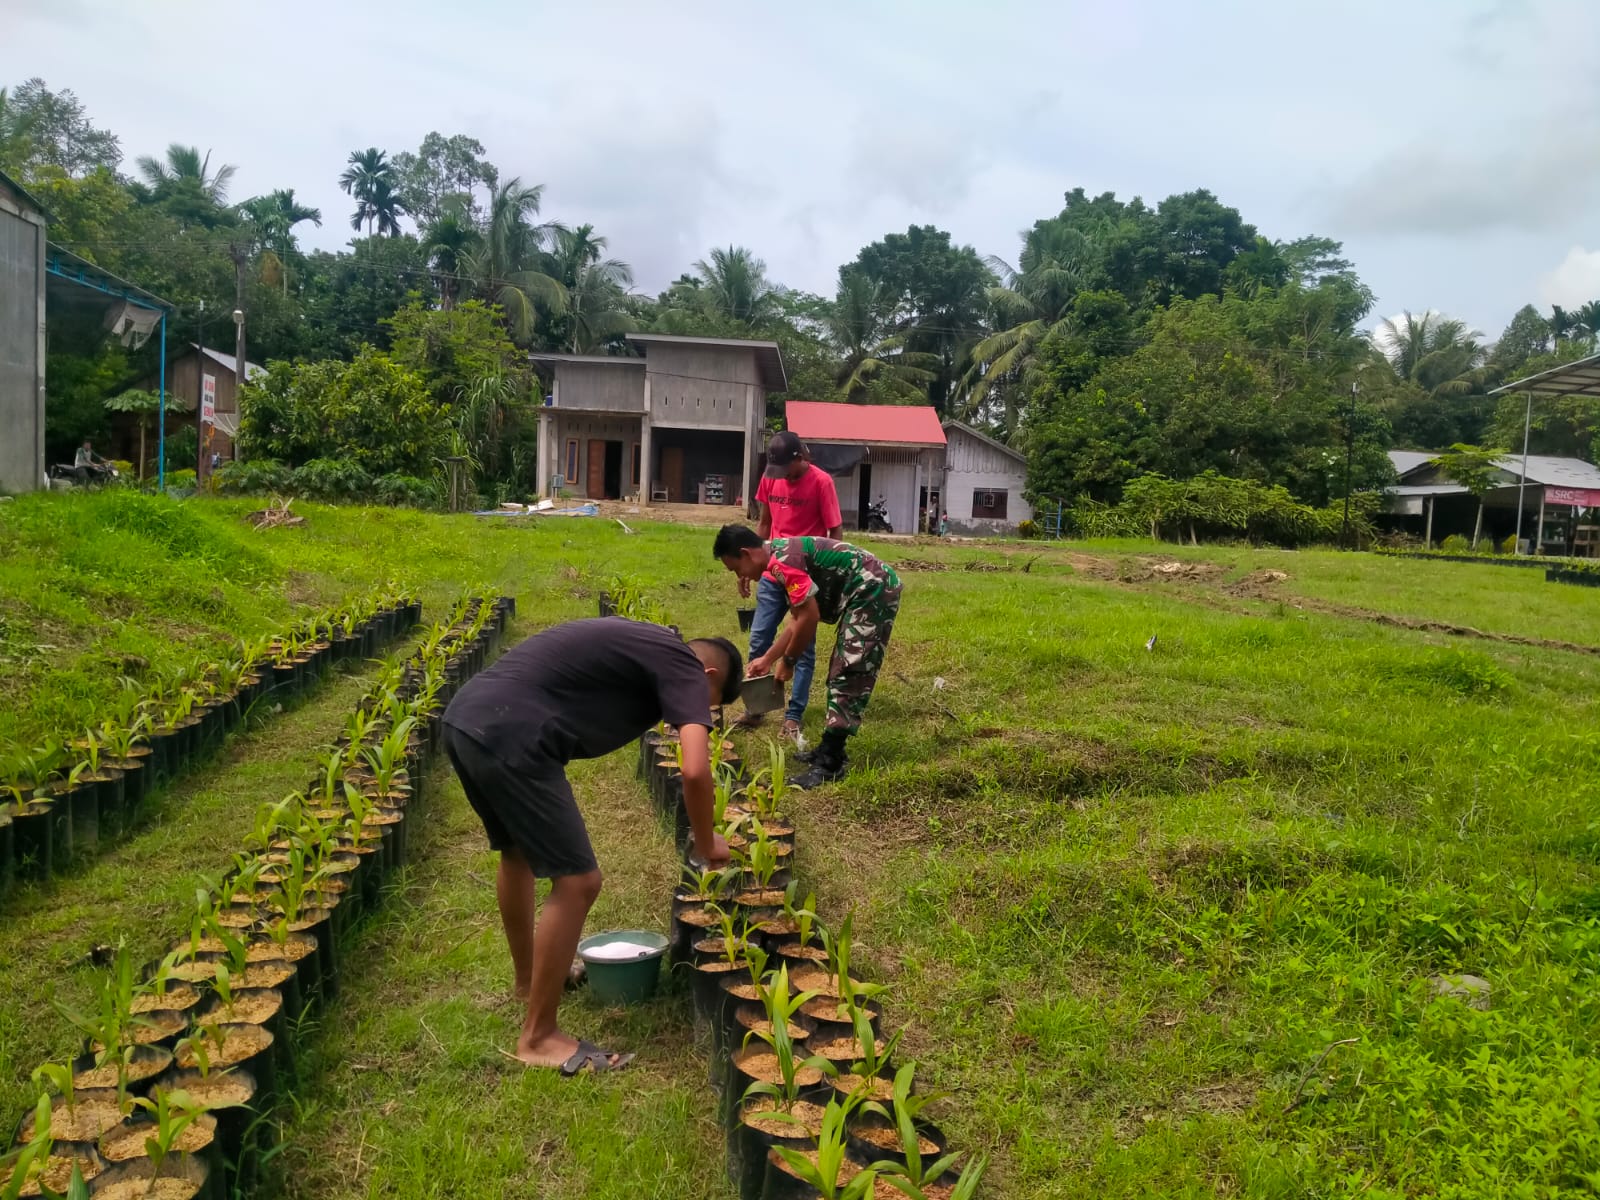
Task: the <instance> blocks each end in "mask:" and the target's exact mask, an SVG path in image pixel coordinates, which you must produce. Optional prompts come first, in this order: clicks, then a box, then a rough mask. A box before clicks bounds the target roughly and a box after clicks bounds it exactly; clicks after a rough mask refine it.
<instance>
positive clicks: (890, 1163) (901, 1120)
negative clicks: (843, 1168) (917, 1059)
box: [862, 1063, 987, 1200]
mask: <svg viewBox="0 0 1600 1200" xmlns="http://www.w3.org/2000/svg"><path fill="white" fill-rule="evenodd" d="M915 1073H916V1067H915V1066H914V1065H912V1064H911V1063H907V1064H906V1065H905V1066H903V1067H901V1068H900V1069H899V1070H898V1071H897V1072H895V1077H894V1093H893V1099H892V1100H891V1102H890V1104H889V1106H888V1107H887V1108H885V1107H884V1105H882V1104H880V1103H878V1102H877V1101H876V1100H869V1101H867V1102H866V1103H865V1104H864V1105H863V1106H862V1111H863V1112H865V1113H869V1114H871V1115H873V1116H876V1117H878V1118H880V1119H881V1120H883V1121H884V1122H885V1123H887V1124H888V1126H889V1127H890V1128H892V1129H893V1130H894V1133H895V1135H896V1136H897V1137H898V1139H899V1157H898V1158H889V1159H883V1160H881V1161H878V1162H875V1163H873V1164H872V1166H873V1169H874V1170H876V1171H878V1172H879V1173H880V1174H882V1175H883V1177H884V1178H885V1180H886V1181H887V1182H889V1183H890V1184H892V1185H893V1186H894V1187H897V1188H899V1189H900V1191H902V1192H903V1193H904V1194H905V1195H906V1196H908V1197H910V1198H911V1200H922V1198H923V1197H924V1196H925V1195H926V1192H925V1191H924V1189H925V1188H926V1187H927V1185H928V1184H930V1183H933V1182H936V1181H938V1180H940V1179H942V1178H944V1176H945V1175H946V1174H948V1173H949V1171H950V1170H951V1169H952V1168H953V1167H954V1166H955V1165H956V1163H957V1162H958V1161H960V1159H961V1155H960V1154H959V1153H949V1154H944V1155H941V1156H940V1157H938V1158H936V1159H934V1160H933V1161H931V1162H928V1163H926V1164H925V1163H924V1162H923V1159H924V1157H925V1155H924V1152H923V1141H924V1131H925V1128H926V1127H925V1126H924V1125H923V1123H922V1120H921V1117H922V1113H923V1111H924V1110H926V1109H927V1107H928V1106H929V1105H930V1104H932V1103H933V1102H934V1101H936V1100H938V1099H940V1098H941V1093H936V1092H928V1093H923V1094H921V1095H918V1094H915V1093H914V1092H913V1091H912V1082H913V1077H914V1075H915ZM986 1165H987V1164H986V1161H985V1160H984V1159H982V1158H979V1159H975V1160H973V1161H972V1162H970V1163H969V1164H968V1165H967V1167H966V1168H965V1169H964V1170H963V1171H962V1172H961V1176H960V1178H959V1179H958V1181H957V1183H956V1187H955V1190H954V1191H953V1192H952V1193H951V1195H952V1196H962V1197H971V1196H972V1195H973V1194H974V1193H975V1192H976V1191H977V1187H978V1181H979V1179H980V1178H981V1177H982V1175H983V1171H984V1168H985V1166H986Z"/></svg>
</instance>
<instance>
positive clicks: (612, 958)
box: [583, 942, 660, 962]
mask: <svg viewBox="0 0 1600 1200" xmlns="http://www.w3.org/2000/svg"><path fill="white" fill-rule="evenodd" d="M658 949H660V947H658V946H643V945H640V944H639V943H638V942H607V943H606V944H605V945H603V946H590V947H589V948H588V949H587V950H585V951H584V952H583V956H584V957H585V958H597V959H600V960H601V961H604V962H625V961H627V960H628V959H632V958H643V957H644V956H645V955H647V954H654V953H655V952H656V951H657V950H658Z"/></svg>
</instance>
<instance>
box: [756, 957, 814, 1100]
mask: <svg viewBox="0 0 1600 1200" xmlns="http://www.w3.org/2000/svg"><path fill="white" fill-rule="evenodd" d="M769 978H770V979H771V980H772V982H771V984H765V983H757V984H756V992H757V994H758V995H759V996H760V997H761V1004H762V1007H764V1008H765V1009H766V1010H767V1021H768V1023H769V1024H770V1025H771V1026H772V1028H771V1029H770V1030H756V1029H752V1030H751V1031H750V1032H749V1033H747V1034H746V1035H745V1039H744V1044H745V1045H746V1046H748V1045H749V1044H750V1042H751V1041H752V1040H759V1041H763V1042H765V1043H766V1044H767V1045H768V1047H770V1048H771V1050H772V1053H773V1055H774V1056H775V1057H776V1058H777V1060H778V1082H777V1083H768V1082H766V1081H765V1080H757V1081H756V1082H754V1083H752V1084H751V1085H750V1086H749V1087H747V1088H746V1089H745V1090H744V1099H745V1100H751V1099H753V1098H755V1097H758V1096H769V1097H771V1098H772V1099H773V1100H774V1101H776V1102H777V1105H778V1107H777V1110H776V1111H775V1112H774V1113H772V1114H771V1115H773V1116H776V1117H778V1118H780V1119H783V1120H793V1119H794V1118H793V1111H794V1106H795V1104H796V1103H797V1102H798V1101H799V1099H800V1072H801V1071H804V1070H806V1069H808V1068H814V1069H815V1070H818V1071H821V1072H823V1073H824V1074H826V1075H832V1074H833V1073H834V1066H833V1064H832V1063H830V1062H829V1061H828V1060H827V1059H825V1058H819V1057H817V1056H816V1055H812V1056H811V1057H809V1058H804V1059H801V1058H798V1057H797V1056H796V1053H795V1046H794V1039H793V1038H791V1037H790V1036H789V1022H790V1021H792V1020H793V1019H794V1015H795V1013H797V1012H799V1011H800V1009H801V1008H803V1007H804V1006H805V1005H806V1004H807V1003H809V1002H810V1001H812V1000H814V999H816V996H817V993H815V992H800V993H798V994H797V995H793V996H791V995H790V994H789V968H788V967H787V966H781V967H779V968H778V969H777V971H776V972H774V973H773V974H772V975H771V976H769Z"/></svg>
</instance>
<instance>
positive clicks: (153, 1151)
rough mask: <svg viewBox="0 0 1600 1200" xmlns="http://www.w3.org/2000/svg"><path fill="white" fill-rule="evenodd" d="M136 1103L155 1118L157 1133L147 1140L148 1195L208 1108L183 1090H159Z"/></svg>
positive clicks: (152, 1119)
mask: <svg viewBox="0 0 1600 1200" xmlns="http://www.w3.org/2000/svg"><path fill="white" fill-rule="evenodd" d="M134 1103H135V1104H137V1105H138V1106H139V1107H140V1108H143V1109H145V1110H146V1111H147V1112H148V1113H149V1114H150V1118H151V1125H152V1126H153V1132H152V1133H151V1135H150V1136H149V1137H147V1138H145V1140H144V1152H145V1156H146V1157H147V1158H149V1160H150V1167H151V1171H150V1183H149V1185H148V1186H147V1187H146V1188H145V1195H147V1196H148V1195H150V1193H151V1192H152V1191H153V1190H154V1188H155V1182H156V1180H157V1179H159V1178H160V1176H161V1168H162V1166H163V1165H164V1164H165V1163H166V1160H167V1156H168V1155H169V1154H171V1153H172V1150H173V1147H175V1146H176V1145H177V1144H178V1139H179V1138H180V1137H182V1136H183V1132H184V1130H186V1129H188V1128H189V1126H191V1125H193V1124H194V1123H195V1122H196V1121H198V1120H199V1119H200V1118H201V1117H202V1116H204V1115H205V1112H206V1106H205V1105H204V1104H202V1103H201V1102H200V1101H198V1100H196V1099H194V1098H193V1097H192V1096H190V1095H189V1093H188V1092H186V1091H183V1090H182V1089H180V1088H163V1087H158V1088H156V1089H155V1093H154V1095H152V1096H149V1097H145V1096H140V1097H137V1098H135V1100H134Z"/></svg>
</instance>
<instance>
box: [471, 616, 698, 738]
mask: <svg viewBox="0 0 1600 1200" xmlns="http://www.w3.org/2000/svg"><path fill="white" fill-rule="evenodd" d="M444 719H445V722H446V723H447V724H449V725H451V726H452V727H453V728H456V729H459V730H460V731H461V732H462V733H465V734H466V735H467V736H468V737H470V738H472V739H473V740H474V741H476V742H478V743H479V744H480V745H482V746H483V747H484V748H485V749H487V750H493V749H494V748H495V746H496V744H497V743H504V742H506V741H516V742H520V743H522V744H523V745H524V746H525V747H526V748H528V749H531V750H534V751H536V752H537V753H539V754H543V755H545V756H547V757H549V758H553V759H555V760H557V761H558V762H563V763H565V762H571V761H572V760H573V759H575V758H599V757H600V756H601V755H603V754H610V753H611V752H612V751H613V750H616V749H618V748H619V747H621V746H625V745H627V743H629V742H631V741H632V740H633V739H634V738H636V737H638V736H639V735H640V734H642V733H644V732H645V730H647V729H649V728H650V727H651V726H653V725H655V724H656V723H657V722H659V721H662V720H665V721H666V722H667V723H668V724H670V725H704V726H706V728H708V729H709V728H710V727H711V701H710V696H709V691H708V689H707V687H706V675H705V668H704V667H703V666H701V664H700V660H699V658H697V657H696V656H695V652H694V651H693V650H691V649H689V647H688V646H687V645H685V644H684V642H683V641H682V639H680V638H679V637H678V635H677V634H675V633H673V632H672V630H670V629H668V628H666V627H665V626H664V625H651V624H648V623H647V622H644V621H629V620H626V619H624V618H622V617H599V618H591V619H589V620H587V621H569V622H567V623H566V624H565V625H555V626H552V627H551V628H549V629H546V630H544V631H543V632H542V633H536V634H534V636H533V637H531V638H529V639H528V640H527V641H525V642H522V643H521V644H520V645H517V646H515V647H513V648H512V649H511V650H508V651H507V652H506V653H505V654H504V655H502V656H501V657H500V659H499V661H498V662H496V663H495V664H494V665H493V666H492V667H490V668H489V669H488V670H486V671H484V672H483V673H482V674H479V675H476V676H474V677H473V678H472V679H471V680H469V681H468V682H467V685H466V686H465V687H463V688H462V689H461V690H460V691H459V692H457V693H456V697H455V699H454V700H452V701H451V702H450V707H449V708H447V709H445V714H444Z"/></svg>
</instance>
